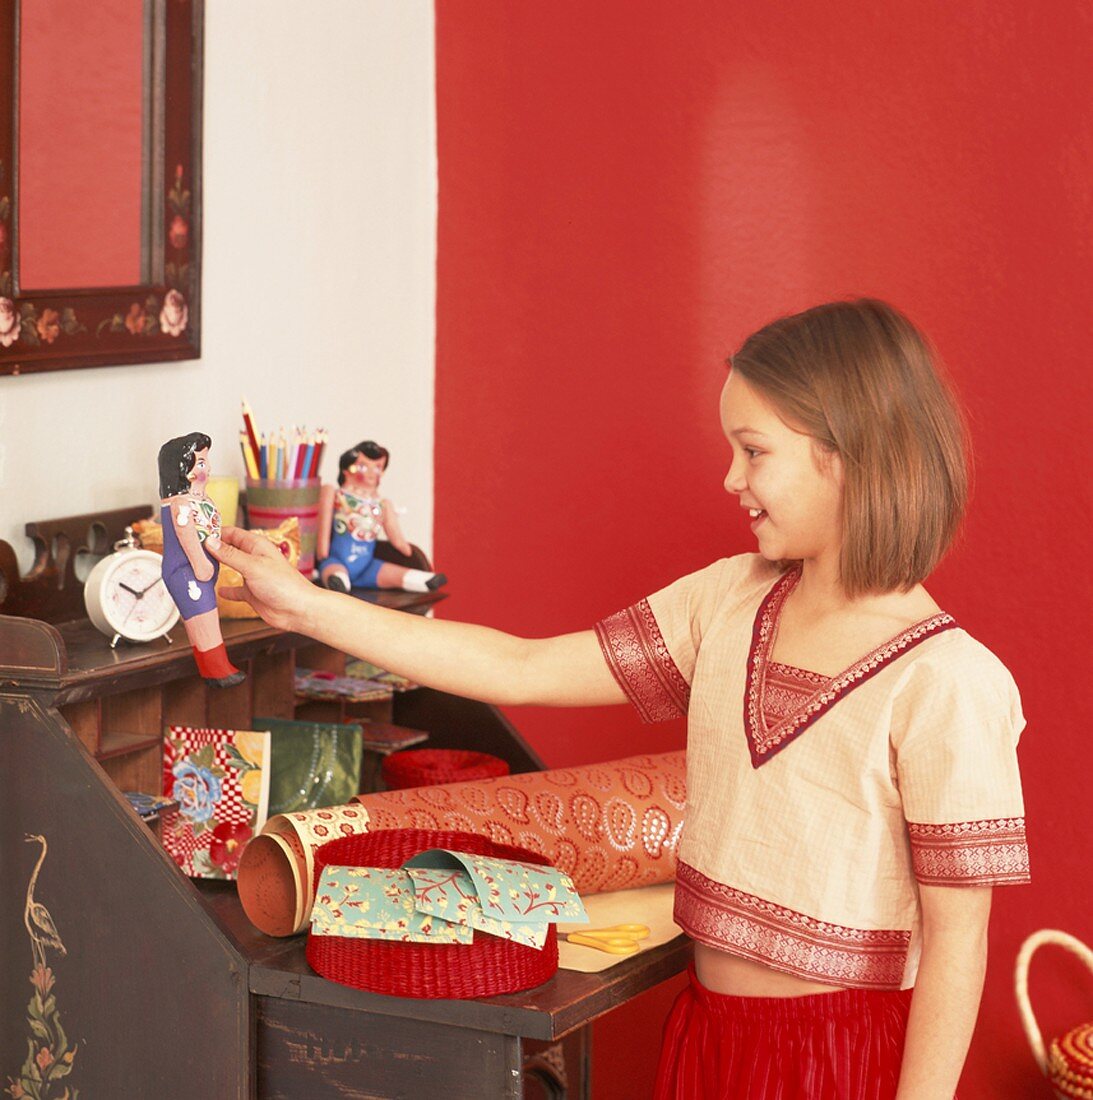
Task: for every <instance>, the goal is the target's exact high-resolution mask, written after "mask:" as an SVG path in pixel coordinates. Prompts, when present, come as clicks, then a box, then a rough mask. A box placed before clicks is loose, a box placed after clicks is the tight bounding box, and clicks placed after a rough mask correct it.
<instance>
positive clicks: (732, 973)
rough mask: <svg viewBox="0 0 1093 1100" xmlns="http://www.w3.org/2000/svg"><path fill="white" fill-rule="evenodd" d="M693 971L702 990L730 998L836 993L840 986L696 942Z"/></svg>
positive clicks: (841, 987)
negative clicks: (785, 971)
mask: <svg viewBox="0 0 1093 1100" xmlns="http://www.w3.org/2000/svg"><path fill="white" fill-rule="evenodd" d="M695 973H696V974H697V975H698V980H699V981H700V982H701V983H702V985H703V986H705V988H706V989H708V990H710V991H711V992H712V993H723V994H726V995H727V996H730V997H804V996H805V995H806V994H809V993H838V992H839V991H840V990H841V989H843V988H844V987H843V986H839V985H826V984H824V983H823V982H810V981H807V980H806V979H805V978H798V977H797V976H796V975H794V974H786V973H783V972H782V971H781V970H772V969H771V968H770V967H769V966H765V965H764V964H763V963H758V962H752V961H751V960H750V959H742V958H740V957H739V956H738V955H730V954H729V953H728V952H727V951H721V950H719V949H718V948H716V947H709V946H707V945H706V944H704V943H697V942H696V943H695Z"/></svg>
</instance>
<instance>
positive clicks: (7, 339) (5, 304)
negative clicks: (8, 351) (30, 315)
mask: <svg viewBox="0 0 1093 1100" xmlns="http://www.w3.org/2000/svg"><path fill="white" fill-rule="evenodd" d="M21 330H22V322H21V321H20V320H19V314H18V313H16V312H15V303H14V302H13V301H12V300H11V299H10V298H0V344H3V346H4V347H6V348H10V347H11V345H12V344H14V343H15V341H16V340H18V339H19V333H20V331H21Z"/></svg>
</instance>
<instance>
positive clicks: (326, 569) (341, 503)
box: [318, 439, 447, 592]
mask: <svg viewBox="0 0 1093 1100" xmlns="http://www.w3.org/2000/svg"><path fill="white" fill-rule="evenodd" d="M389 458H390V453H389V452H388V450H387V448H386V447H381V446H380V445H379V444H378V443H373V442H372V440H370V439H368V440H365V441H364V442H362V443H358V444H357V446H356V447H354V448H353V449H352V450H350V451H346V452H345V454H343V455H342V456H341V458H340V459H338V487H337V488H336V489H335V487H334V486H333V485H324V486H323V488H322V493H321V495H320V502H319V535H318V551H319V554H318V556H319V579H320V581H321V583H322V584H324V585H325V586H326V587H327V588H332V589H334V590H335V591H337V592H348V591H349V590H350V589H351V588H402V589H404V590H405V591H407V592H428V591H430V590H432V589H434V588H439V587H440V586H441V585H442V584H445V583H446V582H447V578H446V577H445V576H444V574H443V573H428V572H426V571H425V570H422V569H407V568H406V567H405V566H402V565H393V564H392V563H391V562H385V561H380V560H379V559H378V558H377V557H376V542H377V540H379V539H381V538H384V537H385V536H386V538H387V539H388V541H389V542H390V543H391V545H392V546H393V547H394V548H395V549H396V550H397V551H398V552H399V553H400V554H406V555H407V556H408V555H409V554H410V552H411V549H412V548H411V546H410V544H409V542H407V541H406V536H405V535H404V534H403V533H402V528H401V527H400V526H399V522H398V516H397V515H396V513H395V508H394V505H393V504H392V503H391V502H390V501H389V500H385V499H384V498H383V497H381V496H380V479H381V478H382V477H383V473H384V471H385V470H386V469H387V462H388V460H389Z"/></svg>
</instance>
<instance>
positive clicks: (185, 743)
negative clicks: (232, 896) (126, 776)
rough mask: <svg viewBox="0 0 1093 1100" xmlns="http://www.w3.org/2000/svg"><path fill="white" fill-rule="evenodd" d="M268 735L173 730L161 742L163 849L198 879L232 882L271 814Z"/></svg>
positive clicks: (175, 728) (181, 728)
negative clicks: (165, 803) (166, 801)
mask: <svg viewBox="0 0 1093 1100" xmlns="http://www.w3.org/2000/svg"><path fill="white" fill-rule="evenodd" d="M269 761H270V735H269V733H268V732H266V731H255V730H213V729H192V728H191V727H189V726H170V727H168V729H167V736H166V737H165V738H164V740H163V794H164V795H165V796H166V797H169V798H173V799H176V800H177V801H178V809H177V810H174V811H171V812H170V813H167V814H165V815H164V816H163V831H162V841H163V846H164V848H166V849H167V851H168V853H169V854H170V856H171V857H172V859H174V861H175V863H177V864H178V865H179V867H181V868H182V870H183V872H184V873H185V874H187V875H189V876H191V877H192V878H229V879H234V878H235V877H236V872H237V870H238V868H239V858H240V856H242V854H243V849H244V847H246V844H247V841H248V840H250V838H251V837H252V836H254V835H255V834H256V833H257V832H258V831H259V830H260V829H261V828H262V826H263V825H264V824H265V821H266V815H267V813H268V812H269V777H270V766H269Z"/></svg>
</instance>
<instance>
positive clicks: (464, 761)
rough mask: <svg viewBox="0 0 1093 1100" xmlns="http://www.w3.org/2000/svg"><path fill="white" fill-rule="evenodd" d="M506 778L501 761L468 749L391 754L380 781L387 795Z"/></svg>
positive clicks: (413, 750) (384, 762) (412, 751)
mask: <svg viewBox="0 0 1093 1100" xmlns="http://www.w3.org/2000/svg"><path fill="white" fill-rule="evenodd" d="M508 774H509V766H508V764H506V763H505V761H504V760H499V759H498V758H497V757H496V756H490V754H489V753H488V752H471V751H470V750H469V749H407V750H406V751H405V752H393V753H391V755H390V756H388V757H386V758H385V759H384V761H383V781H384V783H386V784H387V789H388V790H390V791H397V790H402V789H403V788H404V787H432V786H435V785H436V784H437V783H459V782H462V781H463V780H465V779H493V778H495V777H496V776H499V775H508Z"/></svg>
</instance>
